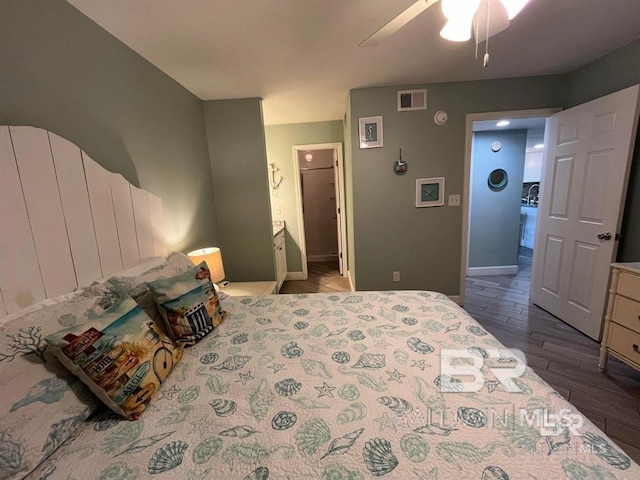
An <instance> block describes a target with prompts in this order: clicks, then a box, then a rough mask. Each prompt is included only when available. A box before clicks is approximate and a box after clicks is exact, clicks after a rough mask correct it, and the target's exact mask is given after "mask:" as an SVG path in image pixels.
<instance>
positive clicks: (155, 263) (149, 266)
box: [94, 257, 167, 283]
mask: <svg viewBox="0 0 640 480" xmlns="http://www.w3.org/2000/svg"><path fill="white" fill-rule="evenodd" d="M166 261H167V259H165V258H164V257H151V258H150V259H149V260H147V261H146V262H144V263H141V264H139V265H136V266H135V267H131V268H127V269H126V270H124V271H122V272H120V273H118V276H119V277H137V276H138V275H142V274H144V273H147V272H148V271H150V270H153V269H155V268H158V267H161V266H162V265H163V264H164V263H165V262H166ZM110 278H112V277H102V278H100V279H99V280H96V281H95V282H94V283H104V282H106V281H107V280H109V279H110Z"/></svg>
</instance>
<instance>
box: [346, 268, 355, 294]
mask: <svg viewBox="0 0 640 480" xmlns="http://www.w3.org/2000/svg"><path fill="white" fill-rule="evenodd" d="M347 279H348V280H349V288H350V289H351V291H352V292H355V291H356V287H354V285H353V280H352V279H351V270H347Z"/></svg>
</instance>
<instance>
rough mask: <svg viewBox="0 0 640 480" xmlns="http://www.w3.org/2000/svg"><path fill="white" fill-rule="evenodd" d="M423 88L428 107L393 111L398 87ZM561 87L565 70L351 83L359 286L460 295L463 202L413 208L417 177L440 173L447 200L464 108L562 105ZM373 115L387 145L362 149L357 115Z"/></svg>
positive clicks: (460, 156)
mask: <svg viewBox="0 0 640 480" xmlns="http://www.w3.org/2000/svg"><path fill="white" fill-rule="evenodd" d="M425 87H426V88H427V89H428V109H427V110H426V111H411V112H398V111H397V105H396V91H397V90H402V89H408V88H425ZM562 87H563V77H562V76H547V77H531V78H519V79H507V80H490V81H480V82H461V83H442V84H432V85H426V86H425V85H417V86H397V87H384V88H368V89H358V90H352V91H351V93H350V102H351V112H350V122H351V125H352V130H351V143H352V145H353V150H352V156H351V157H352V158H351V162H350V164H348V165H347V172H348V173H349V168H351V169H352V178H351V182H352V186H351V187H352V189H353V214H352V215H351V217H352V218H353V222H354V225H353V240H354V245H355V271H356V272H357V288H358V290H385V289H391V288H394V289H396V288H400V289H428V290H438V291H441V292H443V293H445V294H449V295H456V294H458V293H459V284H460V249H461V239H462V231H461V226H462V209H461V207H448V206H444V207H434V208H415V198H414V197H415V180H416V179H417V178H424V177H436V176H444V177H446V191H445V199H446V198H447V197H448V195H450V194H462V185H463V169H464V139H465V119H466V115H467V114H469V113H476V112H493V111H503V110H521V109H533V108H546V107H555V106H559V105H562V99H561V97H560V93H561V91H562ZM441 109H442V110H446V111H447V112H448V114H449V121H448V122H447V124H446V125H443V126H438V125H436V124H435V123H434V121H433V115H434V113H435V112H436V111H438V110H441ZM374 115H382V116H383V120H384V124H383V128H384V146H383V147H382V148H376V149H368V150H361V149H359V148H358V144H359V143H358V118H359V117H368V116H374ZM399 148H402V157H403V160H406V161H407V162H408V164H409V170H408V173H407V174H406V175H404V176H401V177H398V176H396V175H394V174H393V171H392V164H393V162H394V161H395V160H396V159H397V157H398V149H399ZM347 176H348V179H347V180H349V175H347ZM463 201H464V199H463ZM394 270H399V271H400V277H401V281H400V282H392V274H391V273H392V271H394ZM352 274H353V272H352Z"/></svg>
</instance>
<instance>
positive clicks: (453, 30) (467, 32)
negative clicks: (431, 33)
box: [440, 20, 471, 42]
mask: <svg viewBox="0 0 640 480" xmlns="http://www.w3.org/2000/svg"><path fill="white" fill-rule="evenodd" d="M440 36H441V37H442V38H444V39H445V40H450V41H452V42H466V41H467V40H469V39H470V38H471V22H470V21H469V22H468V23H467V22H458V21H454V20H449V21H448V22H447V23H446V25H445V26H444V28H443V29H442V30H440Z"/></svg>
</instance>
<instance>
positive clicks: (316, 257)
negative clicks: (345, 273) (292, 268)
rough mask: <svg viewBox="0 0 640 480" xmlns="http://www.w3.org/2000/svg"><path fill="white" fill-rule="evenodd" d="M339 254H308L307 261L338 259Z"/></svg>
mask: <svg viewBox="0 0 640 480" xmlns="http://www.w3.org/2000/svg"><path fill="white" fill-rule="evenodd" d="M337 259H338V255H337V254H334V255H307V262H311V263H313V262H331V261H333V260H337Z"/></svg>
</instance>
